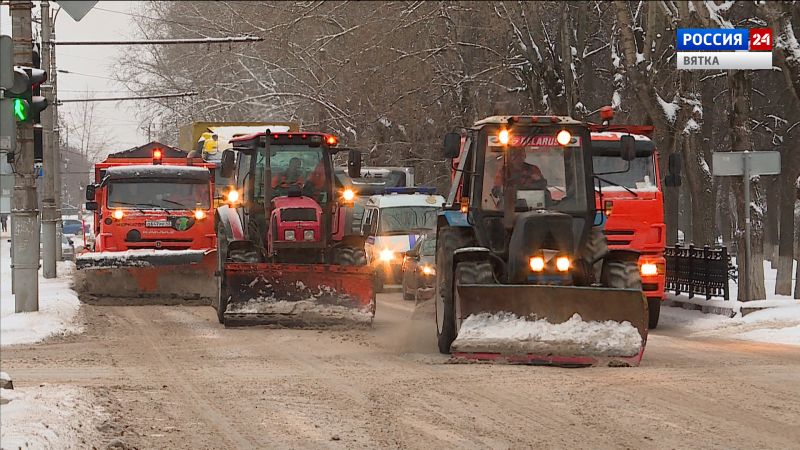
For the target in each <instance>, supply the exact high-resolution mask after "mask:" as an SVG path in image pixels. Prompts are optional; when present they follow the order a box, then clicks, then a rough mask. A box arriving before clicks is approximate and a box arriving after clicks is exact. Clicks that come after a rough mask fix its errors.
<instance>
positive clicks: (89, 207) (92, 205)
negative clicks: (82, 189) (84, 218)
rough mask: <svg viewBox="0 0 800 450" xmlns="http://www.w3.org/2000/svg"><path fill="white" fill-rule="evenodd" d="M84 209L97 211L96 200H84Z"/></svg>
mask: <svg viewBox="0 0 800 450" xmlns="http://www.w3.org/2000/svg"><path fill="white" fill-rule="evenodd" d="M86 210H87V211H97V202H95V201H91V202H86Z"/></svg>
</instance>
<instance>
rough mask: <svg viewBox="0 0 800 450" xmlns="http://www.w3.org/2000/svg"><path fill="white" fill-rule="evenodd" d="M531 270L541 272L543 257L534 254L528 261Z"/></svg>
mask: <svg viewBox="0 0 800 450" xmlns="http://www.w3.org/2000/svg"><path fill="white" fill-rule="evenodd" d="M530 264H531V270H533V271H534V272H541V271H543V270H544V258H542V257H541V256H534V257H532V258H531V261H530Z"/></svg>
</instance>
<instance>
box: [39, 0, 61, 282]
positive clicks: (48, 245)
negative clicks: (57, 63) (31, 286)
mask: <svg viewBox="0 0 800 450" xmlns="http://www.w3.org/2000/svg"><path fill="white" fill-rule="evenodd" d="M41 9H42V59H41V67H42V68H43V69H44V70H46V71H48V72H50V49H51V47H50V40H51V36H50V31H51V30H50V26H51V24H50V2H49V1H47V0H42V2H41ZM40 89H41V92H42V95H43V96H44V97H45V98H46V99H47V101H48V103H50V104H52V103H53V85H52V84H51V83H46V84H43V85H42V86H41V88H40ZM41 121H42V149H43V152H42V153H43V155H42V168H43V172H44V176H43V177H42V178H43V180H44V193H43V195H42V253H43V254H42V275H43V276H44V277H45V278H55V277H56V257H57V254H56V248H57V247H60V245H58V241H57V240H56V238H57V236H56V234H57V233H56V228H57V227H56V224H57V223H58V220H57V217H56V197H55V190H56V180H55V178H56V175H55V174H56V172H57V171H58V164H56V158H55V155H54V153H53V149H54V147H55V146H54V145H53V111H52V110H51V109H46V110H44V111H42V114H41Z"/></svg>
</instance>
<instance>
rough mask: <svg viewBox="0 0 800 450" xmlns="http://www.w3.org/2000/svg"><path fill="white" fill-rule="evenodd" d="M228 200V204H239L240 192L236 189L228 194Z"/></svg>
mask: <svg viewBox="0 0 800 450" xmlns="http://www.w3.org/2000/svg"><path fill="white" fill-rule="evenodd" d="M226 200H227V202H228V203H236V202H238V201H239V191H237V190H236V189H231V191H230V192H228V195H227V198H226Z"/></svg>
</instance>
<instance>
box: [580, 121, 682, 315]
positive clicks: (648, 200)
mask: <svg viewBox="0 0 800 450" xmlns="http://www.w3.org/2000/svg"><path fill="white" fill-rule="evenodd" d="M607 118H608V119H610V117H607ZM591 130H592V149H593V158H592V159H593V163H594V169H595V174H596V178H597V183H598V185H596V186H595V188H596V192H597V195H596V197H595V198H596V202H597V209H598V211H603V212H604V213H605V215H606V217H607V222H606V226H605V230H604V232H605V235H606V238H607V241H608V248H609V249H613V250H625V249H630V250H634V251H636V252H638V253H639V272H640V276H641V278H642V290H643V291H644V294H645V296H646V297H647V306H648V308H647V309H648V316H649V317H648V328H650V329H651V330H652V329H654V328H656V326H658V318H659V312H660V310H661V302H662V300H663V299H664V284H665V282H666V260H665V259H664V247H665V245H666V226H665V225H664V195H663V192H662V190H661V176H660V174H659V166H658V152H657V150H656V148H655V144H654V143H653V141H652V140H650V137H651V136H652V133H653V127H652V126H646V125H616V124H613V125H609V124H604V125H592V126H591ZM626 135H627V136H632V137H633V138H634V143H635V153H636V154H635V158H633V159H632V160H631V161H624V160H622V159H621V158H620V154H621V151H622V147H621V144H620V139H621V138H622V136H626ZM678 177H680V175H679V174H676V173H672V172H670V173H669V174H668V175H667V179H668V180H669V179H673V180H674V179H677V178H678ZM598 188H599V189H598Z"/></svg>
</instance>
